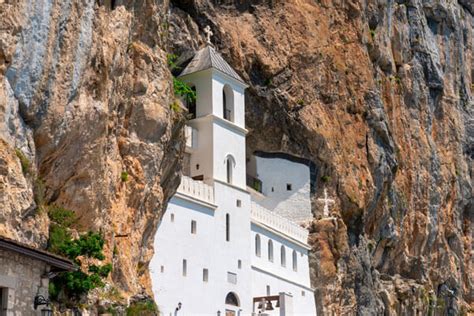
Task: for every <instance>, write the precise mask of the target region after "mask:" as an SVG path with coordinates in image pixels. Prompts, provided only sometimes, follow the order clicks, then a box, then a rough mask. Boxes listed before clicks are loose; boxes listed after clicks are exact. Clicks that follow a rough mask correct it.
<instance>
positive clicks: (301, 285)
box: [251, 264, 314, 294]
mask: <svg viewBox="0 0 474 316" xmlns="http://www.w3.org/2000/svg"><path fill="white" fill-rule="evenodd" d="M251 267H252V269H253V270H256V271H258V272H262V273H265V274H268V275H271V276H272V277H274V278H277V279H280V280H282V281H285V282H288V283H291V284H293V285H296V286H299V287H301V288H303V289H305V290H308V291H310V292H314V289H313V288H311V287H309V286H306V285H303V284H301V283H298V282H295V281H292V280H290V279H287V278H284V277H282V276H279V275H278V274H275V273H273V272H270V271H268V270H265V269H263V268H259V267H257V266H256V265H253V264H252V265H251ZM295 294H296V293H295Z"/></svg>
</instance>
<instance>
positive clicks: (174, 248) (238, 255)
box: [150, 182, 251, 316]
mask: <svg viewBox="0 0 474 316" xmlns="http://www.w3.org/2000/svg"><path fill="white" fill-rule="evenodd" d="M214 190H215V203H216V204H217V205H219V207H218V208H217V209H215V210H214V209H212V208H210V207H208V206H205V205H199V204H198V203H194V202H192V201H190V200H184V199H182V198H179V197H174V198H173V199H171V201H170V203H169V204H168V209H167V211H166V213H165V214H164V217H163V219H162V221H161V223H160V225H159V227H158V231H157V234H156V236H155V247H154V248H155V256H154V257H153V259H152V261H151V263H150V269H151V277H152V285H153V292H154V295H155V299H156V301H157V303H158V306H159V308H160V311H161V312H162V315H165V316H168V315H170V313H172V314H173V313H174V310H175V308H176V306H177V304H178V303H179V302H181V303H182V308H181V310H180V312H179V314H178V315H217V311H218V310H220V311H221V312H222V315H225V309H226V306H225V296H226V295H227V293H229V292H234V293H235V294H236V295H237V296H238V298H239V300H240V302H241V306H240V307H239V309H242V310H244V311H247V312H249V311H250V309H251V290H250V286H251V280H250V277H251V272H250V252H249V249H250V240H249V238H248V237H246V236H250V225H249V223H250V219H249V212H248V208H249V207H250V196H249V194H248V193H246V192H244V191H240V190H238V189H235V188H233V187H230V186H228V185H226V184H220V183H217V182H216V183H215V184H214ZM237 199H239V200H240V201H241V207H237ZM171 214H173V217H174V222H172V221H171V216H172V215H171ZM226 214H229V215H230V240H229V241H226V230H225V227H226ZM192 220H194V221H196V234H191V221H192ZM183 259H186V260H187V275H186V276H183V275H182V261H183ZM239 260H240V261H241V268H239V267H238V261H239ZM162 266H163V272H161V271H162V270H161V267H162ZM203 269H208V273H209V280H208V282H203ZM228 272H231V273H235V274H236V275H237V282H236V284H232V283H230V282H228V280H227V274H228ZM227 308H230V307H227ZM236 310H237V309H236ZM214 313H215V314H214Z"/></svg>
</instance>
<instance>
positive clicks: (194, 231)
mask: <svg viewBox="0 0 474 316" xmlns="http://www.w3.org/2000/svg"><path fill="white" fill-rule="evenodd" d="M196 226H197V223H196V221H191V234H195V233H196Z"/></svg>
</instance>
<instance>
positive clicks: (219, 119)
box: [189, 114, 249, 136]
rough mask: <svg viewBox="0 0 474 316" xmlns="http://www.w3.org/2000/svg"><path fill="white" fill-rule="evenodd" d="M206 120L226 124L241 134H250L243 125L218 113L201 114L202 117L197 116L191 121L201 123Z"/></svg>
mask: <svg viewBox="0 0 474 316" xmlns="http://www.w3.org/2000/svg"><path fill="white" fill-rule="evenodd" d="M204 121H212V122H214V123H221V124H222V125H225V126H226V127H228V128H229V129H231V130H233V131H235V132H236V133H239V134H241V135H244V136H245V135H247V134H248V132H249V131H248V130H247V129H245V128H243V127H240V126H238V125H237V124H235V123H233V122H231V121H228V120H226V119H223V118H222V117H219V116H217V115H214V114H208V115H205V116H200V117H197V118H195V119H193V120H191V121H189V122H190V123H193V122H196V123H199V122H204Z"/></svg>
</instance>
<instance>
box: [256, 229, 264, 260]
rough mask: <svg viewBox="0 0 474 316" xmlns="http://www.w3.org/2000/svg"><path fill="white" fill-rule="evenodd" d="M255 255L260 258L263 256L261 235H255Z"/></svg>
mask: <svg viewBox="0 0 474 316" xmlns="http://www.w3.org/2000/svg"><path fill="white" fill-rule="evenodd" d="M255 255H256V256H257V257H260V256H261V255H262V248H261V242H260V235H259V234H256V235H255Z"/></svg>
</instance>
